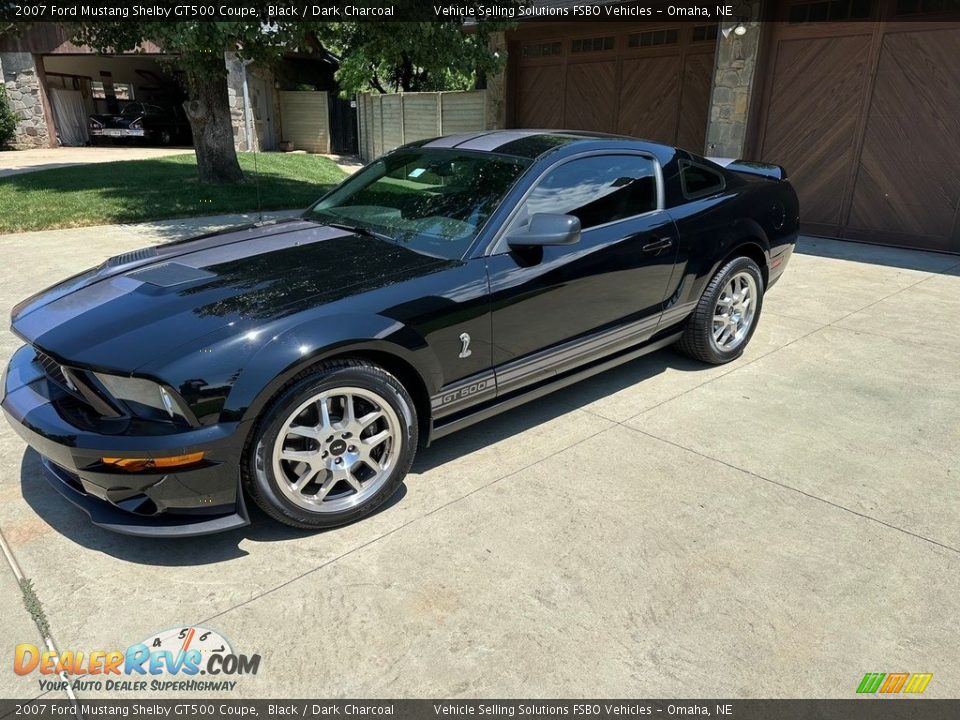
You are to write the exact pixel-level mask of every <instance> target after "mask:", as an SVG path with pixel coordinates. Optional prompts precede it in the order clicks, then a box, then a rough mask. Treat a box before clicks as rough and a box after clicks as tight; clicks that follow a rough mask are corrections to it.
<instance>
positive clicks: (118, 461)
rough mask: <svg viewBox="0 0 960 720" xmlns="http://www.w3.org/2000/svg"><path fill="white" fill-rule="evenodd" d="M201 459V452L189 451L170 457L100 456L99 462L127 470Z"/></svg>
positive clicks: (166, 466)
mask: <svg viewBox="0 0 960 720" xmlns="http://www.w3.org/2000/svg"><path fill="white" fill-rule="evenodd" d="M201 460H203V453H202V452H195V453H189V454H187V455H171V456H170V457H159V458H116V457H105V458H100V462H102V463H104V464H106V465H114V466H116V467H118V468H120V469H121V470H126V471H127V472H139V471H140V470H154V469H157V470H161V469H167V468H176V467H183V466H185V465H193V464H195V463H198V462H200V461H201Z"/></svg>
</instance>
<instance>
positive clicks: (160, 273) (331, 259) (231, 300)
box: [11, 219, 450, 372]
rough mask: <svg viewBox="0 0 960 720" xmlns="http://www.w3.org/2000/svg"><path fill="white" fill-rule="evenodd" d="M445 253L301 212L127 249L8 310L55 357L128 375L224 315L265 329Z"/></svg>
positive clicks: (429, 267)
mask: <svg viewBox="0 0 960 720" xmlns="http://www.w3.org/2000/svg"><path fill="white" fill-rule="evenodd" d="M447 264H450V261H447V260H440V259H437V258H433V257H429V256H426V255H422V254H420V253H416V252H413V251H412V250H408V249H406V248H404V247H401V246H399V245H395V244H393V243H390V242H387V241H384V240H378V239H375V238H371V237H368V236H366V235H359V234H354V233H351V232H348V231H344V230H340V229H336V228H332V227H329V226H325V225H319V224H316V223H313V222H309V221H306V220H302V219H294V220H289V221H283V222H278V223H273V224H257V225H248V226H244V227H240V228H233V229H230V230H227V231H223V232H219V233H214V234H210V235H204V236H200V237H197V238H191V239H189V240H181V241H177V242H172V243H167V244H165V245H159V246H156V247H148V248H144V249H142V250H136V251H133V252H130V253H126V254H124V255H119V256H116V257H113V258H110V259H109V260H107V261H106V262H104V263H103V264H101V265H99V266H98V267H95V268H92V269H91V270H88V271H86V272H84V273H81V274H79V275H75V276H74V277H72V278H69V279H67V280H64V281H63V282H61V283H59V284H57V285H54V286H53V287H51V288H48V289H47V290H44V291H43V292H40V293H38V294H36V295H34V296H33V297H31V298H28V299H27V300H24V301H23V302H21V303H20V304H19V305H17V306H16V307H14V309H13V313H12V317H11V323H12V328H13V330H14V332H16V333H17V334H18V335H20V336H21V337H22V338H23V339H25V340H26V341H27V342H30V343H32V344H34V345H36V346H37V347H40V348H42V349H43V350H44V351H45V352H47V353H48V354H50V355H52V356H54V357H56V358H58V359H59V360H60V361H62V362H66V363H73V364H77V365H81V366H86V367H90V368H93V369H103V370H113V371H123V372H131V371H133V370H135V369H136V368H138V367H140V366H142V365H144V364H146V363H147V362H149V361H151V360H155V359H156V358H157V357H159V356H161V355H166V354H168V353H169V352H170V351H171V350H172V349H174V348H176V347H177V346H179V345H182V344H184V343H187V342H190V341H192V340H195V339H197V338H199V337H201V336H203V335H206V334H208V333H212V332H214V331H216V330H218V329H220V328H222V327H224V326H225V325H228V324H230V323H233V324H235V325H238V326H240V327H238V330H239V329H240V328H249V327H250V326H251V325H254V326H264V325H266V324H267V323H270V322H272V321H274V320H277V319H279V318H282V317H285V316H288V315H292V314H294V313H297V312H299V311H301V310H305V309H307V308H310V307H314V306H316V305H319V304H321V303H326V302H332V301H334V300H338V299H341V298H343V297H346V296H348V295H354V294H358V293H361V292H366V291H368V290H373V289H376V288H379V287H383V286H385V285H388V284H392V283H396V282H400V281H402V280H405V279H408V278H412V277H416V276H419V275H422V274H425V273H428V272H432V271H434V270H436V269H438V268H439V267H441V266H443V265H447Z"/></svg>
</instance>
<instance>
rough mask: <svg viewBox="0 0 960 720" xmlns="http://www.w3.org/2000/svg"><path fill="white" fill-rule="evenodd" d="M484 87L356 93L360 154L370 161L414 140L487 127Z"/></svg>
mask: <svg viewBox="0 0 960 720" xmlns="http://www.w3.org/2000/svg"><path fill="white" fill-rule="evenodd" d="M486 102H487V91H486V90H469V91H462V92H424V93H396V94H388V95H381V94H379V93H361V94H360V95H358V96H357V124H358V125H359V128H358V129H359V133H360V158H361V159H362V160H363V161H364V162H370V161H371V160H373V159H374V158H378V157H380V156H381V155H383V154H384V153H385V152H388V151H390V150H393V149H394V148H396V147H399V146H401V145H403V144H405V143H408V142H413V141H414V140H423V139H425V138H432V137H436V136H437V135H453V134H455V133H465V132H476V131H480V130H486V129H487V115H486Z"/></svg>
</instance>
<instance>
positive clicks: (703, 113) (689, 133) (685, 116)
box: [676, 55, 713, 154]
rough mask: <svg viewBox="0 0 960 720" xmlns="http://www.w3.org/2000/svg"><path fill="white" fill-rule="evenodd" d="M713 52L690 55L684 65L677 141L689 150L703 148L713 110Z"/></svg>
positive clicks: (695, 151) (696, 151) (701, 150)
mask: <svg viewBox="0 0 960 720" xmlns="http://www.w3.org/2000/svg"><path fill="white" fill-rule="evenodd" d="M712 75H713V55H688V56H687V59H686V62H685V63H684V68H683V92H682V93H681V96H680V117H679V119H678V121H677V140H676V143H677V145H679V146H680V147H682V148H684V149H685V150H689V151H691V152H694V153H697V154H700V153H702V152H703V148H704V145H705V143H706V135H707V115H709V113H710V85H711V82H712V79H713V78H712Z"/></svg>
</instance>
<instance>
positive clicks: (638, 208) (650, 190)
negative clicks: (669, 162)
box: [513, 155, 657, 230]
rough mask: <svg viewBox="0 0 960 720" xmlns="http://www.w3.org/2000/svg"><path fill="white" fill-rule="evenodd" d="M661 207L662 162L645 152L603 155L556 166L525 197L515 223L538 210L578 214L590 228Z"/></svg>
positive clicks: (584, 226) (582, 222)
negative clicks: (659, 180)
mask: <svg viewBox="0 0 960 720" xmlns="http://www.w3.org/2000/svg"><path fill="white" fill-rule="evenodd" d="M656 209H657V173H656V165H655V163H654V161H653V160H651V159H650V158H645V157H642V156H639V155H597V156H593V157H588V158H582V159H579V160H571V161H570V162H568V163H564V164H563V165H561V166H560V167H558V168H556V169H554V170H551V171H550V172H549V173H548V174H547V176H546V177H544V178H543V179H542V180H541V181H540V182H539V183H538V184H537V186H536V187H534V189H533V190H532V191H531V192H530V194H529V195H528V196H527V199H526V200H524V203H523V205H522V206H521V207H520V210H519V212H518V214H517V218H516V220H514V222H513V226H514V227H518V226H523V225H525V224H527V223H528V222H530V217H531V216H532V215H535V214H536V213H560V214H563V215H575V216H576V217H578V218H579V219H580V226H581V228H583V229H584V230H586V229H588V228H592V227H596V226H597V225H604V224H605V223H609V222H614V221H615V220H622V219H624V218H628V217H632V216H634V215H640V214H641V213H645V212H650V211H651V210H656Z"/></svg>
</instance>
